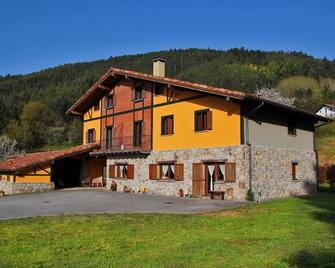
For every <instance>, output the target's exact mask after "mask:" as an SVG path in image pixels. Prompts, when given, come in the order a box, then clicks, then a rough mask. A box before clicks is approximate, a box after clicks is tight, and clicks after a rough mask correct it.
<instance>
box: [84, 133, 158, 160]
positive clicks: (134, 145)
mask: <svg viewBox="0 0 335 268" xmlns="http://www.w3.org/2000/svg"><path fill="white" fill-rule="evenodd" d="M150 151H151V136H150V135H142V136H141V137H140V138H137V139H134V136H126V137H120V138H112V139H110V140H109V139H107V140H106V139H102V140H101V148H100V150H96V151H93V152H91V153H90V154H91V155H109V154H113V155H120V154H148V153H150Z"/></svg>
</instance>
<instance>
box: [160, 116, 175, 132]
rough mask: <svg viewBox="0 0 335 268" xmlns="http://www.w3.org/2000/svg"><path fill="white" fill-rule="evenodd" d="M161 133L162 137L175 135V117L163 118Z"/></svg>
mask: <svg viewBox="0 0 335 268" xmlns="http://www.w3.org/2000/svg"><path fill="white" fill-rule="evenodd" d="M161 133H162V135H171V134H173V115H167V116H162V121H161Z"/></svg>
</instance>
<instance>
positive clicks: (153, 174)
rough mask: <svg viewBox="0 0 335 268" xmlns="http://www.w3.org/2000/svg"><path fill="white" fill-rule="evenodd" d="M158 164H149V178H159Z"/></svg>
mask: <svg viewBox="0 0 335 268" xmlns="http://www.w3.org/2000/svg"><path fill="white" fill-rule="evenodd" d="M157 179H158V176H157V164H149V180H157Z"/></svg>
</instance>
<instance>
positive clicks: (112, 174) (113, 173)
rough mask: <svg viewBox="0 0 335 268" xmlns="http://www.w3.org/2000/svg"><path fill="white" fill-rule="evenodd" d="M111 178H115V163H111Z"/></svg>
mask: <svg viewBox="0 0 335 268" xmlns="http://www.w3.org/2000/svg"><path fill="white" fill-rule="evenodd" d="M108 173H109V178H115V165H109V172H108Z"/></svg>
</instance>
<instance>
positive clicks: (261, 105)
mask: <svg viewBox="0 0 335 268" xmlns="http://www.w3.org/2000/svg"><path fill="white" fill-rule="evenodd" d="M264 104H265V102H264V101H262V102H261V104H259V105H258V106H256V107H255V108H254V109H253V110H252V111H251V112H250V113H247V114H246V116H245V118H246V144H247V146H248V155H249V157H248V158H249V159H248V161H249V190H250V191H251V192H252V149H251V144H250V139H249V117H250V116H251V115H252V114H254V113H255V112H256V111H258V110H259V109H260V108H262V107H263V106H264Z"/></svg>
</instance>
